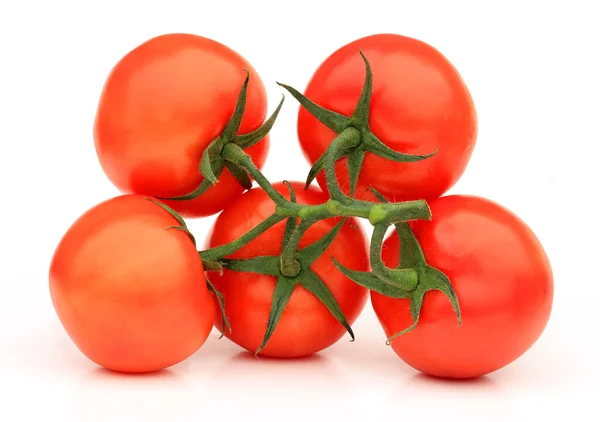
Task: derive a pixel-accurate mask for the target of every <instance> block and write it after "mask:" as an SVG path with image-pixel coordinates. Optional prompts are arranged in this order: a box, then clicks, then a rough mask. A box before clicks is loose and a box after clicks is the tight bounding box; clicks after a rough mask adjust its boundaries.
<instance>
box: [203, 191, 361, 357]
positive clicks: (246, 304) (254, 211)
mask: <svg viewBox="0 0 600 422" xmlns="http://www.w3.org/2000/svg"><path fill="white" fill-rule="evenodd" d="M291 185H292V187H293V189H294V191H295V192H296V196H297V202H298V203H302V204H320V203H324V202H326V201H327V199H328V197H327V195H325V194H324V193H323V192H322V191H321V190H320V189H319V188H318V187H316V186H311V187H310V188H309V189H308V190H304V183H301V182H292V183H291ZM273 186H274V187H275V189H276V190H277V191H278V192H279V193H281V194H282V195H283V196H284V197H286V198H288V199H289V197H290V194H289V190H288V188H287V187H286V186H285V184H283V183H281V182H279V183H274V184H273ZM274 211H275V205H274V204H273V202H272V201H271V199H269V198H268V196H267V195H266V193H265V192H264V191H263V190H262V189H260V188H254V189H251V190H249V191H247V192H246V193H244V194H243V195H242V196H241V197H240V198H239V199H238V200H237V201H235V202H234V203H233V204H231V205H230V206H229V207H228V208H226V209H225V210H224V211H223V212H222V213H221V214H219V216H218V217H217V219H216V220H215V223H214V225H213V227H212V229H211V233H210V235H209V237H208V239H207V246H208V247H211V248H212V247H216V246H219V245H223V244H226V243H228V242H230V241H232V240H235V239H236V238H238V237H240V236H241V235H242V234H244V233H245V232H247V231H248V230H249V229H251V228H253V227H254V226H256V225H257V224H258V223H260V222H261V221H263V220H264V219H265V218H267V217H268V216H269V215H271V214H272V213H273V212H274ZM338 221H339V219H335V218H331V219H326V220H322V221H320V222H318V223H316V224H314V225H313V226H311V228H310V229H309V230H308V231H307V232H306V233H305V234H304V235H303V237H302V241H301V243H300V246H301V247H305V246H307V245H309V244H311V243H312V242H315V241H316V240H317V239H320V238H321V237H323V236H324V235H325V234H326V233H327V232H328V231H329V230H331V229H332V228H333V227H334V226H335V224H336V223H337V222H338ZM285 224H286V223H285V221H282V222H280V223H278V224H277V225H275V226H273V227H272V228H270V229H269V230H267V231H266V232H265V233H263V234H261V235H260V236H258V237H257V238H256V239H254V240H253V241H252V242H250V243H249V244H248V245H246V246H245V247H243V248H242V249H240V250H239V251H238V252H236V253H235V254H232V255H231V256H230V258H240V259H246V258H252V257H256V256H258V255H278V254H279V253H280V252H281V251H280V249H281V243H282V239H283V233H284V227H285ZM367 248H368V247H367V239H366V238H365V234H364V232H363V231H362V229H361V228H360V224H359V223H358V221H356V220H355V219H354V218H350V219H348V221H346V222H345V224H344V226H343V227H342V229H341V231H340V233H339V234H338V236H337V237H336V239H335V240H334V241H333V243H332V244H331V245H330V246H329V247H328V248H327V249H326V250H325V253H324V254H323V255H321V256H320V257H319V258H318V259H317V260H316V261H315V263H314V264H313V265H312V266H311V268H312V269H313V270H314V271H315V273H316V274H317V276H319V277H320V278H321V279H322V280H323V282H324V283H325V284H326V285H327V287H328V288H329V289H330V290H331V292H332V293H333V295H334V296H335V298H336V300H337V302H338V303H339V306H340V308H341V309H342V311H343V312H344V314H345V316H346V318H347V320H348V322H349V323H350V324H352V323H353V322H354V321H355V320H356V319H357V318H358V316H359V314H360V313H361V311H362V310H363V309H364V307H365V305H366V302H367V299H368V291H367V289H365V288H364V287H361V286H359V285H357V284H355V283H354V282H352V281H351V280H350V279H348V278H347V277H345V276H344V275H342V274H341V273H340V272H339V271H337V270H336V268H335V267H334V265H333V263H332V261H331V257H332V256H335V257H336V259H338V260H339V261H342V262H343V263H344V264H345V265H347V266H348V267H350V268H353V269H356V270H362V271H365V270H367V269H368V268H369V260H368V250H367ZM207 275H208V277H209V279H210V281H211V282H212V283H213V284H214V285H215V287H216V288H217V290H219V291H220V292H221V293H222V294H223V295H224V299H225V312H226V314H227V317H228V320H229V322H230V324H231V328H232V329H231V331H229V330H224V335H225V336H226V337H227V338H229V339H230V340H231V341H233V342H234V343H236V344H238V345H239V346H241V347H243V348H245V349H246V350H248V351H249V352H252V353H254V352H255V351H256V350H257V349H258V348H259V346H260V345H261V342H262V340H263V336H264V334H265V330H266V327H267V321H268V319H269V311H270V308H271V303H272V297H273V292H274V288H275V283H276V279H275V277H272V276H269V275H262V274H255V273H242V272H235V271H230V270H227V269H225V270H224V271H223V275H221V276H220V275H219V274H218V273H217V272H209V273H207ZM214 304H215V309H216V310H217V312H218V309H219V305H218V303H217V301H216V300H214ZM215 327H216V328H217V329H219V330H223V326H222V323H221V321H220V320H219V318H216V319H215ZM344 335H347V333H346V330H345V328H344V327H343V326H342V325H341V324H340V323H339V322H338V321H337V320H336V319H335V318H334V317H333V316H332V315H331V313H330V312H329V311H328V310H327V308H326V307H325V305H323V303H321V302H320V301H319V300H318V299H317V298H316V297H315V296H313V295H312V294H311V293H310V292H308V290H306V289H304V287H302V286H296V287H295V289H294V291H293V293H292V296H291V298H290V300H289V302H288V304H287V305H286V307H285V309H284V311H283V315H282V316H281V319H280V320H279V322H278V324H277V327H276V328H275V331H274V333H273V335H272V337H271V338H270V340H269V341H268V343H267V344H266V346H265V347H264V349H262V351H261V352H260V356H267V357H278V358H293V357H301V356H307V355H311V354H313V353H317V352H319V351H322V350H324V349H325V348H327V347H330V346H331V345H333V344H334V343H336V342H337V341H339V340H340V339H341V338H342V337H343V336H344Z"/></svg>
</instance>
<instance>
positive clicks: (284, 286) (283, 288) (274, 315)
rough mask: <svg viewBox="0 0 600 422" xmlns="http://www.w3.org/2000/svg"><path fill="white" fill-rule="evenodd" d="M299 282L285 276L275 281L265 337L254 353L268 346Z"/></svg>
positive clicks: (256, 353)
mask: <svg viewBox="0 0 600 422" xmlns="http://www.w3.org/2000/svg"><path fill="white" fill-rule="evenodd" d="M296 284H297V282H296V281H295V280H292V279H288V278H285V277H278V278H277V283H275V290H274V291H273V299H272V302H271V310H270V311H269V319H268V320H267V329H266V330H265V335H264V337H263V340H262V343H261V345H260V347H259V348H258V349H256V352H254V355H255V356H257V355H258V354H259V353H260V351H261V350H262V349H263V348H264V347H265V346H266V344H267V343H268V341H269V339H270V338H271V336H272V335H273V332H274V331H275V327H277V323H278V322H279V320H280V319H281V315H282V314H283V310H284V309H285V306H286V305H287V303H288V301H289V300H290V297H291V296H292V292H293V291H294V288H295V287H296Z"/></svg>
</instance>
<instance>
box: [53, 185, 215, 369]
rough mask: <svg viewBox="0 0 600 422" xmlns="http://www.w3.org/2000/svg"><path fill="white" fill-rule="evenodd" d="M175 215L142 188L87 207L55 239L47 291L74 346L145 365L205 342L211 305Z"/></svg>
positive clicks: (112, 361) (104, 362)
mask: <svg viewBox="0 0 600 422" xmlns="http://www.w3.org/2000/svg"><path fill="white" fill-rule="evenodd" d="M179 225H180V224H179V223H178V221H177V219H176V218H175V217H174V216H172V215H171V214H170V213H169V212H168V211H166V210H165V209H163V208H161V206H159V205H158V204H157V203H154V202H152V201H151V200H149V199H147V198H145V197H144V196H141V195H123V196H119V197H116V198H113V199H109V200H107V201H104V202H102V203H100V204H98V205H96V206H95V207H93V208H91V209H90V210H88V211H87V212H85V213H84V214H83V215H82V216H81V217H79V218H78V219H77V221H75V222H74V223H73V225H72V226H71V227H70V228H69V229H68V230H67V232H66V233H65V235H64V236H63V238H62V239H61V241H60V243H59V244H58V247H57V248H56V251H55V253H54V256H53V257H52V263H51V266H50V293H51V297H52V303H53V305H54V308H55V310H56V312H57V314H58V317H59V319H60V321H61V323H62V325H63V326H64V328H65V330H66V331H67V333H68V335H69V336H70V337H71V339H72V340H73V342H74V343H75V345H76V346H77V347H78V348H79V349H80V350H81V352H83V354H85V355H86V356H87V357H88V358H89V359H91V360H92V361H94V362H96V363H97V364H98V365H101V366H104V367H106V368H109V369H112V370H116V371H123V372H148V371H154V370H158V369H162V368H166V367H168V366H171V365H174V364H176V363H178V362H180V361H182V360H184V359H186V358H187V357H189V356H190V355H192V354H193V353H194V352H196V350H198V349H199V348H200V346H202V344H204V342H205V340H206V338H207V337H208V335H209V333H210V331H211V329H212V326H213V322H214V307H213V305H212V299H211V295H210V293H209V291H208V289H207V285H206V280H205V277H204V269H203V267H202V262H201V260H200V258H199V257H198V253H197V250H196V246H195V244H194V242H193V241H192V239H191V238H190V236H188V234H186V232H184V231H181V230H178V229H175V228H170V227H176V226H179Z"/></svg>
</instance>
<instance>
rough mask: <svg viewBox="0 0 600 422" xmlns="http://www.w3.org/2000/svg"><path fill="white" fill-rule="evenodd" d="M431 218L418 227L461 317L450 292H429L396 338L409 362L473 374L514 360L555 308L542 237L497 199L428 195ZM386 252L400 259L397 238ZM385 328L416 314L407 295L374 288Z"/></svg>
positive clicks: (391, 330) (441, 372)
mask: <svg viewBox="0 0 600 422" xmlns="http://www.w3.org/2000/svg"><path fill="white" fill-rule="evenodd" d="M430 205H431V212H432V215H433V220H432V221H431V222H428V221H418V222H415V224H414V226H413V227H414V232H415V235H416V237H417V239H418V240H419V242H420V243H421V246H422V248H423V252H424V254H425V259H426V260H427V261H428V263H429V265H431V266H433V267H436V268H438V269H439V270H441V271H442V272H444V273H445V274H446V275H447V276H448V277H449V279H450V280H451V283H452V285H453V286H454V289H455V290H456V294H457V296H458V302H459V305H460V309H461V312H462V325H461V326H458V325H457V322H456V315H455V314H454V311H453V310H452V306H451V305H450V302H449V300H448V298H446V297H445V296H444V295H443V294H442V293H440V292H437V291H433V292H429V293H427V294H426V295H425V299H424V302H423V309H422V312H421V317H420V319H419V323H418V325H417V327H416V328H415V329H414V330H413V331H411V332H409V333H407V334H405V335H403V336H400V337H397V338H396V339H395V340H393V342H392V347H393V349H394V351H395V352H396V353H397V354H398V356H400V357H401V358H402V359H403V360H404V361H405V362H406V363H408V364H409V365H411V366H413V367H414V368H416V369H418V370H420V371H422V372H425V373H427V374H430V375H434V376H440V377H450V378H471V377H477V376H480V375H484V374H487V373H490V372H492V371H495V370H497V369H500V368H502V367H504V366H505V365H507V364H509V363H511V362H512V361H514V360H515V359H517V358H518V357H519V356H521V355H522V354H523V353H524V352H526V351H527V350H528V349H529V348H530V347H531V346H532V345H533V344H534V342H535V341H536V340H537V339H538V338H539V337H540V335H541V334H542V332H543V330H544V329H545V327H546V324H547V322H548V319H549V317H550V311H551V308H552V301H553V294H554V282H553V276H552V271H551V268H550V264H549V261H548V258H547V256H546V253H545V252H544V249H543V248H542V245H541V244H540V242H539V241H538V239H537V237H536V236H535V234H534V233H533V232H532V231H531V229H530V228H529V227H528V226H527V225H526V224H525V223H524V222H523V221H522V220H521V219H519V218H518V217H517V216H516V215H514V214H513V213H512V212H510V211H508V210H507V209H505V208H504V207H502V206H500V205H498V204H496V203H495V202H492V201H489V200H487V199H483V198H480V197H473V196H459V195H453V196H447V197H442V198H439V199H437V200H435V201H432V202H431V203H430ZM383 259H384V262H385V263H386V265H387V266H390V267H395V266H396V265H397V264H398V259H399V241H398V237H397V236H396V234H395V233H393V234H392V235H391V236H390V237H389V238H388V239H387V240H386V241H385V243H384V248H383ZM371 300H372V304H373V307H374V309H375V312H376V314H377V317H378V318H379V321H380V322H381V324H382V326H383V328H384V331H385V333H386V335H387V336H391V335H393V334H395V333H397V332H399V331H401V330H403V329H404V328H406V327H408V326H410V325H411V324H412V322H413V320H412V318H411V316H410V310H409V302H408V300H405V299H391V298H388V297H385V296H382V295H380V294H377V293H372V294H371Z"/></svg>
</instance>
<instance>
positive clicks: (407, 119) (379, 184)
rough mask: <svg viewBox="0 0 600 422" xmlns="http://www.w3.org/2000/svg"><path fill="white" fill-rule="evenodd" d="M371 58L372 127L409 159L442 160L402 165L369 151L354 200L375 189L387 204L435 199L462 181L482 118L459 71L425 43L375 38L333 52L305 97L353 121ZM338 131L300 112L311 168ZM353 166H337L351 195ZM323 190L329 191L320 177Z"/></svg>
mask: <svg viewBox="0 0 600 422" xmlns="http://www.w3.org/2000/svg"><path fill="white" fill-rule="evenodd" d="M361 51H362V53H363V54H364V55H365V57H366V58H367V59H368V61H369V63H370V66H371V69H372V74H373V91H372V97H371V103H370V114H369V126H370V129H371V131H372V132H373V133H374V134H375V135H376V136H377V137H378V138H379V139H380V140H381V141H382V142H383V143H384V144H385V145H387V146H388V147H389V148H391V149H392V150H394V151H397V152H401V153H405V154H417V155H420V154H430V153H432V152H434V151H436V150H437V151H438V152H437V154H436V155H435V156H433V157H431V158H428V159H426V160H423V161H419V162H412V163H398V162H393V161H390V160H387V159H385V158H382V157H379V156H376V155H374V154H372V153H371V152H367V153H366V155H365V158H364V162H363V166H362V169H361V171H360V174H359V178H358V185H357V188H356V197H357V198H359V199H364V200H368V201H376V198H375V197H374V196H373V195H372V194H371V193H370V191H369V188H370V187H373V188H375V189H377V190H378V191H379V192H380V193H382V194H383V195H384V196H385V197H386V198H388V199H389V200H390V201H406V200H413V199H426V200H431V199H435V198H438V197H440V196H441V195H443V194H444V193H445V192H446V191H448V190H449V189H450V188H451V187H452V186H453V185H454V184H455V183H456V182H457V181H458V180H459V178H460V177H461V176H462V174H463V173H464V171H465V169H466V166H467V164H468V163H469V160H470V158H471V155H472V152H473V149H474V147H475V144H476V139H477V132H478V123H477V120H478V119H477V112H476V109H475V105H474V102H473V99H472V97H471V94H470V92H469V89H468V87H467V85H466V84H465V82H464V80H463V78H462V77H461V75H460V74H459V73H458V71H457V69H456V68H455V67H454V65H453V64H452V63H451V62H450V61H449V60H448V58H446V57H445V56H444V55H443V54H442V53H441V52H439V51H438V50H437V49H435V48H434V47H432V46H431V45H429V44H426V43H425V42H423V41H420V40H417V39H414V38H410V37H406V36H401V35H396V34H376V35H370V36H367V37H364V38H360V39H357V40H355V41H352V42H350V43H348V44H346V45H344V46H343V47H341V48H339V49H338V50H337V51H335V52H333V53H332V54H331V55H330V56H329V57H327V59H326V60H325V61H323V62H322V63H321V64H320V65H319V67H318V68H317V69H316V71H315V72H314V74H313V75H312V77H311V79H310V81H309V83H308V85H307V87H306V89H305V91H304V95H305V96H306V97H308V98H309V99H310V100H312V101H313V102H315V103H317V104H318V105H320V106H322V107H324V108H326V109H328V110H332V111H334V112H337V113H340V114H342V115H344V116H350V115H352V113H353V111H354V108H355V107H356V105H357V102H358V100H359V97H360V95H361V91H362V88H363V84H364V82H365V63H364V62H363V59H362V57H361V55H360V52H361ZM334 137H335V133H334V132H333V131H332V130H331V129H329V128H328V127H326V126H325V125H324V124H322V123H321V122H319V121H318V120H317V119H316V118H315V117H314V116H313V115H311V114H310V113H309V112H308V111H307V110H306V109H305V108H304V107H300V110H299V113H298V138H299V142H300V146H301V148H302V151H303V153H304V156H305V157H306V159H307V160H308V162H309V163H310V164H311V165H313V164H314V163H315V162H316V161H317V160H318V158H319V157H320V156H321V155H322V154H323V152H324V151H325V150H326V149H327V147H328V146H329V145H330V143H331V141H332V140H333V139H334ZM347 163H348V160H347V159H343V160H340V161H338V163H337V164H336V175H337V179H338V182H339V184H340V185H341V187H342V190H344V191H345V192H346V193H347V192H348V191H349V186H350V181H349V178H348V164H347ZM317 181H318V183H319V186H321V188H322V189H323V190H324V191H327V184H326V182H325V177H324V174H323V172H321V173H319V175H318V176H317Z"/></svg>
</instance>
